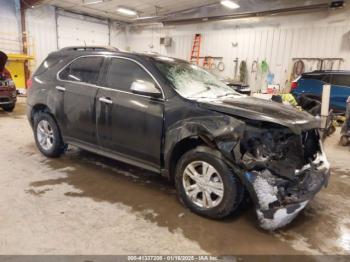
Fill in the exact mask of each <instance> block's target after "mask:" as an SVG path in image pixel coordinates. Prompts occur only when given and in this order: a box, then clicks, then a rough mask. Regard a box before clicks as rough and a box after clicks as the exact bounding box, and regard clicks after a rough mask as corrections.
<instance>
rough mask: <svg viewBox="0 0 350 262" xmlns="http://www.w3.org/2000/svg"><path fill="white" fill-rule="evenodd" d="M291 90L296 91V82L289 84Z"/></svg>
mask: <svg viewBox="0 0 350 262" xmlns="http://www.w3.org/2000/svg"><path fill="white" fill-rule="evenodd" d="M290 87H291V89H292V90H293V89H297V88H298V82H297V81H293V82H292V84H291V86H290Z"/></svg>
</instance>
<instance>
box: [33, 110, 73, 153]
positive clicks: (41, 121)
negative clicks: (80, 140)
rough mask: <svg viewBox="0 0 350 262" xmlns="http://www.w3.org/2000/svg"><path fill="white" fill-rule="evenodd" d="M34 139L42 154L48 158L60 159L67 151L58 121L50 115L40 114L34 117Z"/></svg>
mask: <svg viewBox="0 0 350 262" xmlns="http://www.w3.org/2000/svg"><path fill="white" fill-rule="evenodd" d="M34 137H35V142H36V145H37V147H38V148H39V150H40V152H41V153H43V154H44V155H45V156H47V157H59V156H60V155H61V154H62V153H63V152H64V151H65V148H66V146H65V144H64V143H63V141H62V137H61V133H60V131H59V128H58V126H57V124H56V121H55V120H54V119H53V117H52V116H51V115H49V114H48V113H44V112H39V113H37V114H36V115H35V116H34Z"/></svg>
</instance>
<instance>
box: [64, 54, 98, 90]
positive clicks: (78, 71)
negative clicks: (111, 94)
mask: <svg viewBox="0 0 350 262" xmlns="http://www.w3.org/2000/svg"><path fill="white" fill-rule="evenodd" d="M102 62H103V57H95V56H91V57H81V58H78V59H77V60H75V61H73V62H72V63H71V64H70V65H69V66H67V67H66V68H65V69H64V70H63V71H62V72H61V73H60V75H59V77H60V79H61V80H68V81H74V82H83V83H89V84H96V83H97V80H98V76H99V72H100V68H101V66H102Z"/></svg>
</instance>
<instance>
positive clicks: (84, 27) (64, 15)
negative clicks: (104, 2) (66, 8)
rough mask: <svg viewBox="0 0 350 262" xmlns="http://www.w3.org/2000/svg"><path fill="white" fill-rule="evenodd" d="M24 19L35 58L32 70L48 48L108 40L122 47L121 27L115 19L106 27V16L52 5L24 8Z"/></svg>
mask: <svg viewBox="0 0 350 262" xmlns="http://www.w3.org/2000/svg"><path fill="white" fill-rule="evenodd" d="M56 17H57V19H56ZM56 20H57V24H56ZM26 22H27V24H26V26H27V31H28V34H29V36H30V39H32V40H33V49H32V50H33V51H34V56H35V58H36V60H35V63H34V64H33V65H32V70H34V69H35V68H36V67H37V66H39V65H40V63H41V62H42V61H43V60H44V59H45V58H46V56H47V55H48V54H49V53H50V52H53V51H56V50H57V49H58V48H63V47H66V46H73V45H75V46H76V45H82V46H83V45H85V44H86V45H102V46H107V45H109V44H110V45H112V46H116V47H120V48H121V49H125V47H126V38H125V36H126V34H125V29H123V28H121V27H120V26H119V25H118V24H117V23H111V25H110V30H109V26H108V21H107V20H101V19H95V18H92V17H87V16H83V15H76V14H72V13H68V12H63V11H60V10H57V12H56V11H55V7H52V6H41V7H37V8H34V9H28V10H27V11H26Z"/></svg>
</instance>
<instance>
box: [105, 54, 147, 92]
mask: <svg viewBox="0 0 350 262" xmlns="http://www.w3.org/2000/svg"><path fill="white" fill-rule="evenodd" d="M137 80H143V81H147V82H151V83H154V81H153V78H152V77H151V76H150V75H149V74H148V73H147V72H146V71H145V70H144V69H143V68H142V67H141V66H139V65H138V64H136V63H135V62H133V61H130V60H127V59H122V58H112V59H111V63H110V66H109V69H108V72H107V76H106V80H105V81H106V82H105V85H106V87H110V88H113V89H118V90H122V91H130V87H131V84H132V83H133V82H135V81H137Z"/></svg>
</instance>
